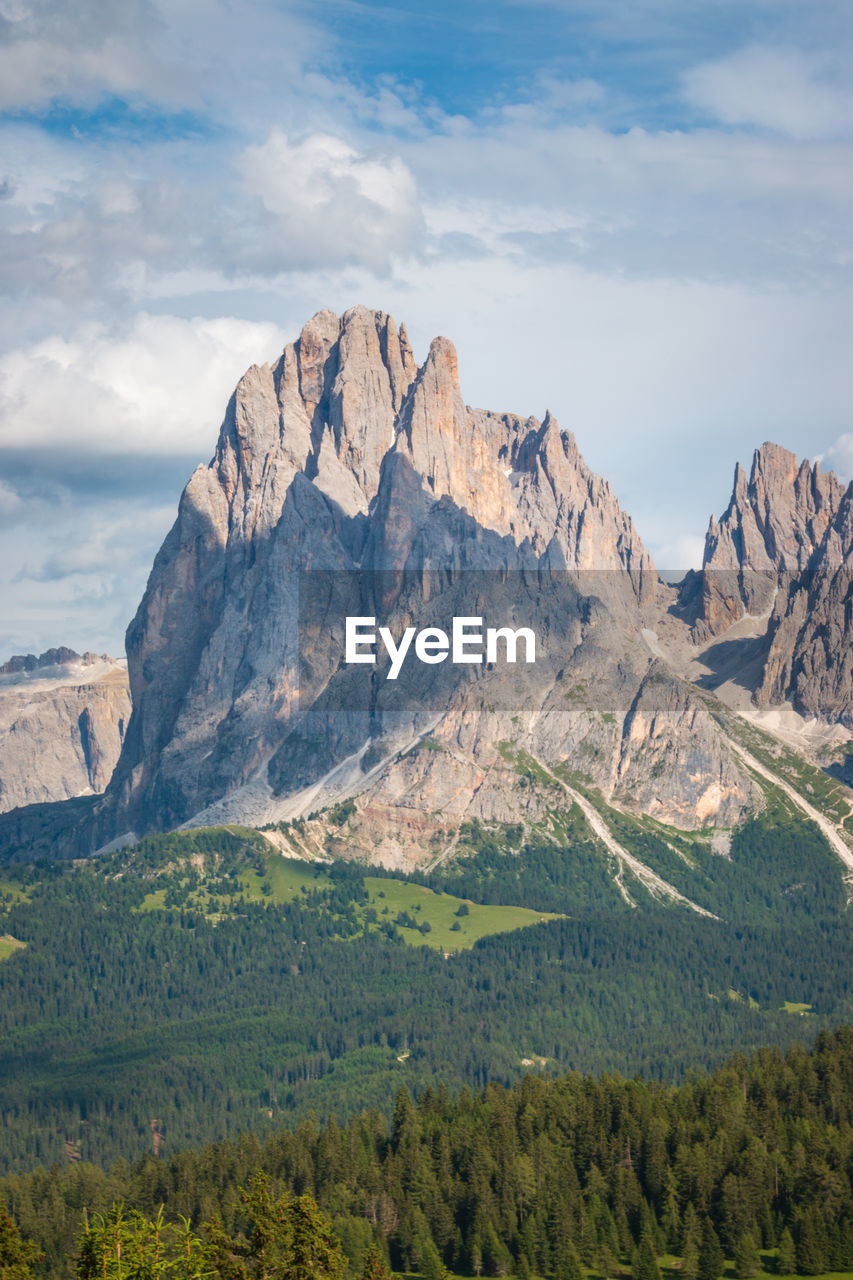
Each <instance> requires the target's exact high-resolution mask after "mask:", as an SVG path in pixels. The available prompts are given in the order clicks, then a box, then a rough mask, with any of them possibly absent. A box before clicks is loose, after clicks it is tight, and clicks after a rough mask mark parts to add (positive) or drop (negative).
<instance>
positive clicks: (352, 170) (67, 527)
mask: <svg viewBox="0 0 853 1280" xmlns="http://www.w3.org/2000/svg"><path fill="white" fill-rule="evenodd" d="M711 8H712V10H713V13H712V14H711V15H710V16H709V14H707V13H706V14H705V15H704V16H703V13H702V12H700V10H701V6H699V7H697V6H695V5H691V4H688V3H687V0H642V2H641V3H640V4H638V5H631V6H627V5H625V4H624V3H623V2H622V0H596V3H592V0H589V2H588V3H587V0H581V2H580V3H578V2H577V0H571V3H570V2H569V0H494V3H493V4H491V5H490V6H488V7H487V6H485V5H480V4H479V3H478V4H472V5H470V6H464V7H462V8H461V9H460V7H459V6H458V5H454V4H452V3H451V0H435V3H434V4H433V5H432V6H430V10H429V12H428V13H427V12H425V11H423V10H422V9H421V8H418V9H417V11H416V9H415V7H414V6H407V5H400V6H393V7H388V6H375V5H371V4H367V5H350V4H348V3H344V2H343V0H341V3H335V4H334V5H332V6H330V7H329V8H328V10H322V9H318V8H314V9H310V10H309V9H308V8H306V7H305V6H304V5H301V4H297V3H296V0H293V3H286V2H285V0H246V3H245V4H242V5H240V6H236V5H233V4H231V3H230V0H170V3H169V4H168V5H167V4H166V3H165V0H162V2H161V0H129V2H128V3H123V4H121V5H118V6H116V5H108V4H106V3H104V0H81V3H80V4H77V5H75V6H74V7H73V9H70V8H69V7H68V6H67V5H65V4H62V3H60V0H38V2H36V0H0V136H2V142H3V147H2V155H3V157H4V159H3V162H2V167H0V237H2V253H0V286H2V288H3V290H4V292H5V295H6V297H7V299H8V302H7V306H6V308H5V309H4V310H3V311H2V313H0V315H2V324H0V468H2V469H0V536H2V538H3V549H4V553H5V554H4V557H3V562H4V563H5V564H6V565H7V566H8V569H7V570H6V571H5V572H6V577H5V580H4V581H3V582H2V589H3V590H4V601H5V603H6V609H5V610H4V626H5V632H4V631H2V630H0V657H2V656H3V653H4V652H5V651H6V650H7V649H9V648H10V647H17V648H22V647H23V648H31V649H43V648H45V647H47V646H48V645H50V644H56V643H62V642H66V643H74V642H75V640H74V639H73V638H72V637H76V638H77V640H79V642H80V644H83V645H84V647H109V648H112V649H113V650H116V649H117V648H118V647H119V646H120V644H121V636H122V633H123V630H124V625H125V624H126V622H127V621H128V620H129V618H130V616H131V615H132V612H133V610H134V608H135V605H136V601H137V599H138V594H139V592H140V591H141V589H142V585H143V583H144V578H145V574H146V572H147V568H148V566H149V564H150V559H151V556H152V554H153V551H154V550H155V549H156V545H157V543H158V541H159V539H160V538H161V537H162V535H163V533H164V532H165V530H166V528H167V527H168V524H169V522H170V518H171V515H170V513H171V512H172V511H173V510H174V503H175V501H176V499H177V495H178V492H179V490H180V483H181V480H182V479H183V478H185V476H186V475H187V474H188V473H189V470H191V467H192V465H194V463H195V462H196V461H198V460H204V459H206V458H207V457H209V456H210V453H211V452H212V449H213V445H214V442H215V437H216V431H217V427H218V424H219V422H220V420H221V417H222V414H223V411H224V407H225V403H226V401H227V398H228V395H229V393H230V391H231V389H232V387H233V385H234V383H235V381H236V380H237V378H238V377H239V375H240V373H241V372H242V371H243V370H244V369H245V368H246V367H247V366H248V365H249V364H251V363H253V362H261V361H264V360H269V359H273V358H274V357H275V356H276V354H277V352H278V351H279V350H280V348H281V345H282V343H283V341H284V340H285V338H291V337H294V336H295V334H296V333H297V332H298V329H299V327H300V326H301V324H302V323H304V321H305V320H306V319H307V318H308V317H309V316H310V315H311V314H312V313H313V312H314V311H316V310H317V309H319V308H320V307H323V306H332V307H334V308H336V309H338V310H343V309H345V308H346V307H348V306H350V305H352V304H353V303H355V302H365V303H367V304H368V305H373V306H377V307H382V308H384V309H386V310H391V311H393V312H394V313H395V315H396V316H397V318H398V319H404V320H406V322H407V324H408V326H409V330H410V333H411V335H412V337H413V341H414V342H415V346H416V354H419V355H420V356H421V357H423V355H424V354H425V351H426V348H427V344H428V342H429V340H430V339H431V338H432V337H433V336H434V335H435V334H436V333H440V332H441V333H445V334H447V335H448V336H450V337H452V338H453V339H454V340H455V341H456V343H457V347H458V349H459V354H460V363H461V369H462V377H463V390H464V392H465V395H466V397H467V398H468V399H469V400H471V401H473V402H478V403H481V404H485V405H487V406H489V407H495V408H499V409H504V408H506V409H513V410H518V411H521V412H538V413H540V414H541V413H542V412H543V411H544V408H545V407H546V406H549V407H550V408H551V409H552V410H553V411H554V412H555V413H557V415H558V417H559V418H560V419H561V421H563V423H564V425H566V426H571V427H572V429H573V430H575V432H576V434H577V436H578V439H579V442H580V444H581V447H582V449H583V450H584V452H585V454H586V455H587V459H588V461H589V462H590V463H591V464H592V465H593V466H595V467H597V468H598V469H600V470H602V471H604V472H605V473H606V474H607V475H608V477H609V478H610V479H611V480H612V482H613V483H614V485H615V487H616V489H617V492H618V494H619V496H620V498H621V499H622V500H623V501H624V502H625V504H626V505H627V507H628V509H629V510H630V511H631V512H632V514H633V515H634V517H635V519H636V520H637V522H638V524H639V526H640V529H641V532H642V533H643V536H644V537H645V538H646V539H647V541H648V542H649V543H650V545H651V547H652V549H653V551H654V552H655V553H656V554H657V556H658V559H659V560H660V562H661V563H662V564H663V563H664V562H665V561H666V562H667V563H669V564H672V563H673V558H675V559H678V558H679V557H683V558H684V559H685V560H687V559H694V558H695V555H696V551H697V547H698V545H699V542H698V539H699V538H700V537H701V534H702V532H703V529H704V525H705V523H706V521H707V517H708V516H709V515H710V513H711V511H717V512H718V511H719V509H720V507H721V505H723V503H724V502H725V501H726V498H727V495H728V490H729V486H730V478H731V471H732V468H733V465H734V462H735V460H736V459H738V458H740V459H741V460H743V461H748V459H749V457H750V455H751V452H752V449H753V448H754V447H755V446H756V445H757V444H760V443H761V441H762V440H764V439H766V438H771V439H776V440H779V441H780V442H781V443H783V444H785V445H786V446H788V447H790V448H793V449H795V450H796V451H798V452H799V453H800V454H808V455H815V454H817V453H821V452H822V453H823V455H824V458H825V465H834V466H836V467H837V468H838V469H839V471H840V472H841V473H842V474H844V475H845V478H846V477H847V476H848V475H850V474H851V473H853V461H851V459H853V450H851V446H850V443H849V442H850V438H851V433H853V423H851V422H850V416H849V406H850V403H851V391H853V386H851V374H850V372H849V358H848V353H847V350H846V347H847V339H846V334H847V332H848V331H849V319H850V305H851V295H852V294H853V283H851V265H853V244H851V226H853V219H851V217H850V213H851V204H853V94H851V92H850V90H849V84H850V83H851V70H853V36H851V30H850V22H849V15H848V11H847V8H846V6H844V5H843V4H841V3H836V0H827V2H826V3H825V4H822V5H818V6H803V5H802V4H800V3H797V2H796V0H774V3H772V4H771V3H769V0H745V2H743V0H738V2H737V3H735V2H734V0H715V4H714V5H713V6H712V7H711ZM711 17H713V22H712V21H711V20H710V18H711ZM95 495H97V497H96V498H95ZM87 629H88V632H89V633H90V635H91V638H90V639H83V638H81V637H82V636H83V633H85V632H87ZM78 647H79V645H78Z"/></svg>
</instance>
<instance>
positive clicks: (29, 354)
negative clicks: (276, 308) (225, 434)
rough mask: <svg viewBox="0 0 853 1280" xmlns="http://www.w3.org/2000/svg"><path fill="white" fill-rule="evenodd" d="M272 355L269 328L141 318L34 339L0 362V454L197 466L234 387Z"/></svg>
mask: <svg viewBox="0 0 853 1280" xmlns="http://www.w3.org/2000/svg"><path fill="white" fill-rule="evenodd" d="M281 346H282V335H281V332H280V330H279V329H278V328H277V327H276V326H275V325H272V324H262V323H252V322H249V321H245V320H236V319H233V318H227V317H226V318H221V319H217V320H201V319H193V320H181V319H178V318H177V317H175V316H156V315H145V314H143V315H141V316H138V317H137V318H136V319H135V320H134V322H133V323H132V325H131V326H130V327H129V329H128V331H127V332H126V333H125V334H124V335H123V336H118V335H115V334H114V333H113V332H112V331H110V330H108V329H107V328H106V327H104V326H100V325H97V326H90V327H88V328H85V329H83V330H81V331H80V332H78V333H76V334H75V335H74V336H73V337H71V338H64V337H60V336H52V337H48V338H44V339H42V340H41V341H39V342H36V343H34V344H32V345H30V346H27V347H20V348H17V349H15V350H12V351H10V352H8V353H7V354H6V355H5V356H3V357H2V358H0V407H2V418H1V419H0V445H4V446H6V447H29V448H34V447H38V446H52V447H55V448H60V449H67V450H83V451H95V450H100V451H102V452H104V453H112V454H115V453H131V454H132V453H137V454H139V453H143V454H195V455H197V456H198V457H199V458H205V459H206V458H207V457H209V456H210V454H211V453H212V452H213V446H214V444H215V442H216V433H217V429H218V426H219V424H220V422H221V421H222V415H223V411H224V408H225V405H226V403H227V400H228V397H229V395H230V393H231V391H232V390H233V388H234V385H235V383H236V381H237V379H238V378H239V377H240V375H241V374H243V373H244V372H245V370H246V368H247V367H248V366H249V365H250V364H253V363H262V362H263V360H264V359H268V360H273V359H275V358H276V356H277V354H278V352H279V351H280V350H281Z"/></svg>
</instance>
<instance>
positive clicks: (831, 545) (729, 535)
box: [694, 444, 853, 728]
mask: <svg viewBox="0 0 853 1280" xmlns="http://www.w3.org/2000/svg"><path fill="white" fill-rule="evenodd" d="M851 575H853V489H848V490H847V491H846V493H845V490H844V487H843V486H842V485H841V484H840V483H839V482H838V480H837V479H836V478H835V476H834V475H833V474H832V473H831V472H830V473H827V474H823V473H822V472H821V470H820V467H819V465H818V464H817V463H815V464H814V466H811V465H810V464H809V463H808V462H807V461H803V462H802V463H800V462H798V460H797V458H796V457H795V456H794V454H792V453H789V452H788V451H787V450H786V449H782V448H780V447H779V446H778V445H772V444H764V445H762V447H761V448H760V449H759V450H757V451H756V453H755V456H754V459H753V464H752V471H751V473H750V476H749V478H748V479H747V476H746V474H745V472H744V471H743V469H742V468H741V467H740V466H738V467H737V468H736V470H735V482H734V490H733V493H732V498H731V501H730V503H729V506H728V508H727V510H726V512H725V514H724V515H723V517H722V518H721V520H720V521H719V523H717V522H716V521H715V520H713V519H712V521H711V525H710V528H709V530H708V534H707V537H706V542H705V557H704V568H703V571H702V597H701V605H700V610H699V618H698V621H697V624H696V626H695V628H694V637H695V638H696V639H698V640H699V641H700V642H707V641H708V640H709V639H710V638H713V637H717V636H724V635H725V633H726V632H727V630H728V629H729V627H731V626H732V625H733V624H734V623H736V622H738V621H740V620H741V619H743V618H745V617H746V616H747V615H750V616H751V618H752V619H753V620H754V624H755V625H754V630H755V633H756V634H763V636H764V638H763V641H762V650H761V663H760V671H759V674H758V677H757V680H756V682H755V684H754V685H753V686H752V688H753V694H754V701H755V703H756V704H757V705H758V706H759V707H762V708H767V707H770V706H774V705H779V704H782V703H790V704H791V705H792V706H793V707H794V709H795V710H796V711H798V712H799V713H800V714H801V715H803V716H804V717H805V718H806V719H817V720H822V721H825V722H827V723H829V724H833V723H837V724H842V725H844V726H846V727H847V728H853V658H851V653H853V643H851V642H853V623H851V620H850V619H851V607H853V592H851Z"/></svg>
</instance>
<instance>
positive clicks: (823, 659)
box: [756, 485, 853, 729]
mask: <svg viewBox="0 0 853 1280" xmlns="http://www.w3.org/2000/svg"><path fill="white" fill-rule="evenodd" d="M783 701H789V702H791V703H792V704H793V706H794V708H795V709H796V710H797V711H799V712H800V714H801V715H804V716H805V717H806V718H815V719H819V720H824V721H828V722H837V723H840V724H843V725H844V726H845V727H846V728H848V729H853V485H851V487H850V488H849V489H848V490H847V493H846V494H845V495H844V497H843V498H842V500H841V503H840V505H839V507H838V510H837V511H836V513H835V515H834V518H833V520H832V521H831V523H830V524H829V526H828V528H827V530H826V532H825V534H824V537H823V540H822V542H821V544H820V546H819V547H818V548H817V550H816V551H815V552H814V554H813V555H812V557H811V559H810V561H809V563H808V566H807V567H806V568H805V570H803V571H802V572H801V573H797V574H794V575H791V577H790V578H789V579H788V580H787V581H786V582H785V590H784V591H780V592H779V595H778V596H777V599H776V603H775V605H774V608H773V613H772V615H771V618H770V625H769V628H768V653H767V659H766V661H765V664H764V673H763V678H762V681H761V684H760V686H759V688H758V690H757V691H756V702H757V703H758V704H759V706H767V705H770V704H772V703H777V702H783Z"/></svg>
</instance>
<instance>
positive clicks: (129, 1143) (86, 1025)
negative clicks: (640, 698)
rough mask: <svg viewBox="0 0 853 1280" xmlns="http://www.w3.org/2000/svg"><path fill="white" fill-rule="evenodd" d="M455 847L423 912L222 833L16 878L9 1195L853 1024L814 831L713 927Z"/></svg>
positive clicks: (0, 1081) (7, 1041)
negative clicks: (51, 1181) (208, 1146)
mask: <svg viewBox="0 0 853 1280" xmlns="http://www.w3.org/2000/svg"><path fill="white" fill-rule="evenodd" d="M469 835H470V839H471V840H472V841H473V842H474V843H475V844H479V845H481V846H484V847H481V848H480V849H479V851H477V850H476V849H475V847H474V845H473V844H472V846H471V849H470V856H468V857H467V858H464V859H463V860H462V861H461V862H460V863H459V869H458V870H456V869H454V868H449V869H448V870H447V871H446V872H445V873H444V876H443V877H442V876H438V875H434V876H433V877H431V880H430V885H429V886H426V885H420V884H414V883H411V882H407V881H405V880H402V879H399V878H393V877H384V878H383V877H381V876H374V875H366V874H365V871H364V868H361V867H358V866H355V865H352V864H350V865H347V864H335V865H330V864H323V865H317V866H311V865H308V864H305V863H294V862H288V861H287V860H285V859H284V858H281V857H279V856H278V855H276V854H274V853H273V852H272V851H271V850H270V848H269V846H268V845H267V844H266V842H265V841H264V840H263V838H262V837H261V836H259V835H258V834H257V833H256V832H247V831H239V830H221V829H220V830H211V831H201V832H196V833H185V834H182V835H174V836H164V837H156V838H152V839H150V840H148V841H145V842H143V843H142V844H141V845H138V846H136V847H135V848H133V849H129V850H125V851H122V852H121V853H119V854H115V855H112V856H110V857H107V858H100V859H97V860H96V861H94V862H87V863H80V864H76V865H67V864H57V863H52V864H49V865H42V866H37V867H33V868H30V869H22V868H17V869H15V870H12V869H10V870H9V871H8V873H6V874H5V878H4V879H2V881H0V892H2V894H3V899H4V907H5V912H4V914H3V916H2V919H0V935H2V936H3V937H4V938H5V947H4V951H2V952H0V956H2V955H5V956H6V958H5V959H0V1034H2V1037H3V1055H2V1061H0V1107H2V1112H3V1116H4V1123H3V1126H2V1129H0V1170H2V1171H5V1170H13V1169H14V1170H18V1171H20V1170H24V1169H26V1168H31V1167H33V1166H34V1165H36V1164H38V1163H48V1164H49V1163H51V1162H52V1161H55V1160H57V1161H64V1160H71V1161H76V1160H78V1159H81V1158H82V1159H83V1160H84V1161H94V1162H96V1163H98V1164H101V1165H105V1164H108V1163H110V1162H112V1161H114V1160H115V1159H117V1158H119V1157H123V1158H125V1159H135V1158H137V1157H138V1156H140V1155H141V1154H142V1153H143V1152H145V1151H153V1152H156V1153H158V1154H159V1155H161V1156H168V1155H171V1154H173V1153H175V1152H176V1151H179V1150H181V1149H182V1148H185V1147H189V1146H200V1145H202V1144H203V1143H205V1142H210V1141H213V1140H215V1139H219V1138H223V1137H229V1136H235V1135H236V1134H237V1133H239V1132H240V1131H241V1130H242V1131H251V1132H255V1133H258V1134H259V1135H261V1136H263V1135H264V1134H266V1133H269V1132H272V1131H274V1130H277V1129H279V1128H280V1126H281V1125H282V1124H283V1123H287V1124H290V1123H295V1122H298V1121H299V1120H300V1119H302V1118H303V1117H305V1116H306V1115H307V1114H308V1113H309V1112H310V1111H314V1112H315V1113H316V1114H317V1115H318V1116H319V1117H320V1118H321V1119H322V1118H324V1117H326V1116H328V1115H329V1114H331V1113H332V1112H333V1111H334V1112H335V1113H337V1115H338V1116H339V1117H341V1118H345V1117H348V1116H350V1115H353V1114H355V1113H357V1112H359V1111H361V1110H362V1109H363V1108H364V1107H371V1106H373V1107H378V1108H380V1109H384V1110H387V1108H388V1107H389V1105H390V1099H392V1098H393V1096H394V1094H395V1092H396V1090H397V1089H398V1088H399V1087H401V1086H404V1087H407V1088H409V1089H411V1090H412V1091H414V1092H420V1091H422V1090H423V1089H425V1088H426V1087H427V1086H434V1085H436V1083H437V1082H442V1083H443V1085H444V1086H445V1087H446V1088H447V1090H448V1091H449V1093H450V1095H451V1096H453V1095H455V1094H456V1093H457V1092H458V1091H459V1090H460V1089H462V1088H463V1087H464V1086H466V1085H467V1086H469V1087H474V1088H480V1087H482V1086H484V1085H485V1084H486V1083H489V1082H492V1081H497V1082H501V1083H503V1084H510V1083H512V1082H513V1081H515V1080H517V1079H519V1077H520V1076H522V1075H523V1074H524V1073H525V1072H528V1071H534V1072H542V1073H544V1074H546V1075H554V1074H558V1073H559V1072H562V1071H565V1070H569V1069H577V1070H583V1071H593V1072H599V1071H610V1072H612V1071H621V1072H623V1073H625V1074H628V1075H631V1074H633V1073H634V1072H636V1071H642V1072H644V1073H645V1074H646V1075H647V1076H649V1077H650V1078H658V1079H662V1080H669V1081H676V1080H679V1079H682V1078H683V1077H684V1075H685V1073H687V1072H689V1071H690V1070H691V1069H694V1068H707V1067H709V1066H713V1065H716V1064H718V1063H719V1062H721V1061H722V1060H723V1059H724V1057H725V1056H726V1055H727V1054H729V1053H731V1052H733V1051H735V1050H742V1051H744V1052H748V1051H751V1050H752V1049H755V1048H757V1047H758V1046H760V1045H762V1044H775V1045H779V1046H783V1047H784V1046H787V1045H788V1044H789V1043H790V1041H791V1040H792V1039H793V1038H801V1039H805V1040H806V1041H809V1040H811V1039H812V1038H813V1037H814V1035H815V1034H817V1032H818V1031H819V1030H820V1029H821V1028H827V1027H830V1026H832V1025H837V1024H838V1023H841V1022H845V1021H849V1020H851V1019H853V993H851V975H853V938H851V935H850V928H849V921H848V919H847V917H846V914H845V912H844V899H843V895H842V894H841V893H840V890H839V889H838V886H839V884H840V877H839V876H838V871H837V868H836V867H835V866H834V865H833V861H832V858H831V855H830V854H829V852H828V850H825V849H823V848H821V846H820V843H819V840H818V842H813V843H812V844H811V845H809V843H808V840H806V839H804V838H803V832H802V830H798V829H797V828H795V827H793V826H790V825H788V826H785V825H779V824H777V825H776V826H775V827H762V826H761V825H760V824H750V825H749V826H748V827H747V828H744V834H743V836H742V837H739V839H740V840H741V841H742V842H743V843H740V844H739V843H738V842H737V841H736V842H735V843H733V846H732V854H731V860H727V859H722V858H717V859H716V862H717V863H719V864H720V874H719V880H718V883H720V884H722V885H723V890H724V892H725V899H726V903H727V911H726V913H725V916H724V917H723V918H720V919H711V918H707V917H700V916H698V915H696V914H694V913H692V912H687V911H683V910H679V909H676V908H662V907H660V906H656V905H655V904H654V903H653V902H652V900H651V899H647V900H646V901H645V903H644V905H643V906H642V908H640V909H638V910H629V909H627V908H626V906H625V904H624V902H622V903H621V904H618V905H617V907H616V909H614V910H610V909H605V908H604V905H603V903H602V902H601V900H600V899H599V897H598V891H599V886H598V882H596V881H594V879H593V877H592V875H591V873H590V878H589V880H588V881H584V879H583V877H579V879H578V881H577V882H576V883H575V885H574V887H573V886H572V884H571V881H570V879H569V877H568V875H567V873H566V870H565V868H566V864H567V863H571V861H572V853H571V850H562V851H560V850H556V851H555V850H554V849H551V850H548V849H546V848H542V849H541V850H540V852H539V853H538V855H535V856H531V859H530V863H529V874H528V872H527V871H526V870H525V871H524V874H523V875H521V874H520V872H521V870H522V868H524V867H525V863H526V858H525V859H519V858H516V857H515V856H514V855H511V854H507V853H506V852H504V851H503V849H501V848H497V847H496V848H495V849H491V850H490V849H489V848H488V847H485V846H486V843H487V841H488V840H489V839H492V837H490V836H488V834H487V833H484V832H483V831H482V830H479V831H477V830H474V831H472V832H470V833H469ZM806 835H808V830H806ZM534 854H535V851H534ZM558 855H559V856H558ZM672 856H673V857H674V855H672ZM750 859H751V860H752V861H753V862H754V863H755V864H756V865H763V866H764V869H765V874H764V876H763V880H762V882H761V886H760V891H759V884H758V876H757V872H755V873H752V874H751V873H750V872H749V860H750ZM762 859H763V864H762V861H761V860H762ZM583 865H586V864H584V863H583V862H582V866H583ZM741 867H742V868H744V875H743V879H742V883H741V887H740V891H739V896H738V884H739V882H738V875H737V873H738V870H739V868H741ZM715 870H716V868H715ZM696 874H697V875H698V874H699V873H698V872H697V873H696ZM585 886H588V889H587V887H585ZM723 890H721V891H720V892H721V896H722V894H723ZM469 894H470V895H471V897H470V898H469V897H468V895H469ZM478 902H479V903H486V904H489V903H492V904H494V903H500V904H502V905H499V906H498V905H478ZM513 902H514V903H517V904H519V905H518V906H512V905H510V904H512V903H513ZM716 905H718V906H720V909H721V915H722V904H721V903H717V904H716ZM549 912H550V913H551V915H552V917H553V918H547V913H549ZM558 913H559V914H558ZM539 921H543V922H542V923H538V922H539ZM523 925H527V926H529V927H521V926H523ZM412 944H416V945H412Z"/></svg>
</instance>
